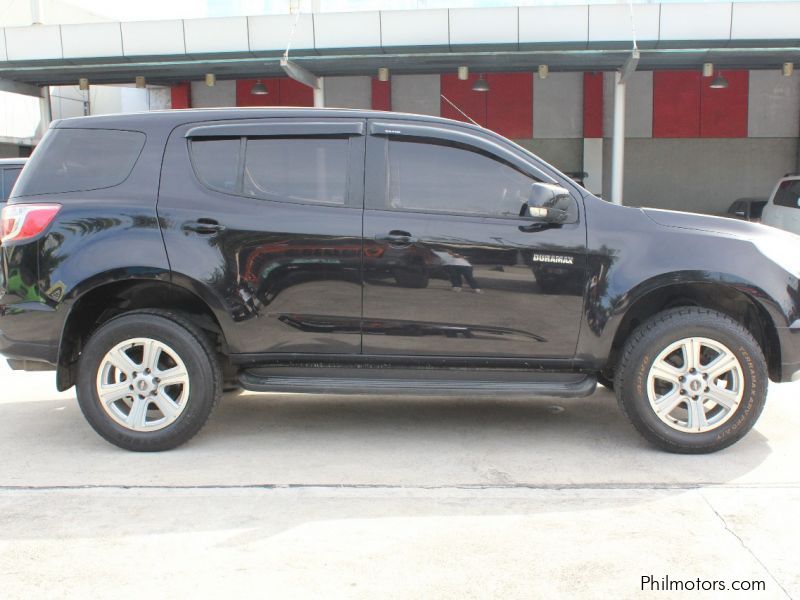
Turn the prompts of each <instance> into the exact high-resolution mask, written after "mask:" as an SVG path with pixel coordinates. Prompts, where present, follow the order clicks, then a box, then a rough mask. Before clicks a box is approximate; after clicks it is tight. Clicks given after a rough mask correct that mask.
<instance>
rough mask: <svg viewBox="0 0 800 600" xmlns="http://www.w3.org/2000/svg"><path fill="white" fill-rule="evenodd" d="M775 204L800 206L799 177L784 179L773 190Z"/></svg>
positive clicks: (792, 206)
mask: <svg viewBox="0 0 800 600" xmlns="http://www.w3.org/2000/svg"><path fill="white" fill-rule="evenodd" d="M775 206H788V207H790V208H800V179H795V180H789V181H784V182H782V183H781V184H780V186H778V191H777V192H775Z"/></svg>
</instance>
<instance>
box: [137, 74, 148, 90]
mask: <svg viewBox="0 0 800 600" xmlns="http://www.w3.org/2000/svg"><path fill="white" fill-rule="evenodd" d="M136 87H137V88H139V89H142V88H146V87H147V82H146V81H145V78H144V75H137V76H136Z"/></svg>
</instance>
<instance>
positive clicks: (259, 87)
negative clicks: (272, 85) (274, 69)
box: [250, 79, 269, 96]
mask: <svg viewBox="0 0 800 600" xmlns="http://www.w3.org/2000/svg"><path fill="white" fill-rule="evenodd" d="M250 93H251V94H253V95H254V96H266V95H267V94H269V92H268V91H267V86H265V85H264V83H263V82H262V81H261V80H260V79H258V80H256V82H255V83H254V84H253V87H251V88H250Z"/></svg>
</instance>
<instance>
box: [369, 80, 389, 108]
mask: <svg viewBox="0 0 800 600" xmlns="http://www.w3.org/2000/svg"><path fill="white" fill-rule="evenodd" d="M372 108H373V110H392V82H391V81H380V80H379V79H378V78H376V77H373V78H372Z"/></svg>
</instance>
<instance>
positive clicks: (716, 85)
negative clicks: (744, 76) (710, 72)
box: [711, 73, 728, 90]
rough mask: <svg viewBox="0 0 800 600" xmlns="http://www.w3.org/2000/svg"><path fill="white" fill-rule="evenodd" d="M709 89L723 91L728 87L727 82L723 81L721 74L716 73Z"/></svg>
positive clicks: (723, 77)
mask: <svg viewBox="0 0 800 600" xmlns="http://www.w3.org/2000/svg"><path fill="white" fill-rule="evenodd" d="M711 87H712V88H713V89H715V90H724V89H725V88H726V87H728V80H727V79H725V76H724V75H723V74H722V73H717V76H716V77H714V80H713V81H712V82H711Z"/></svg>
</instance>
